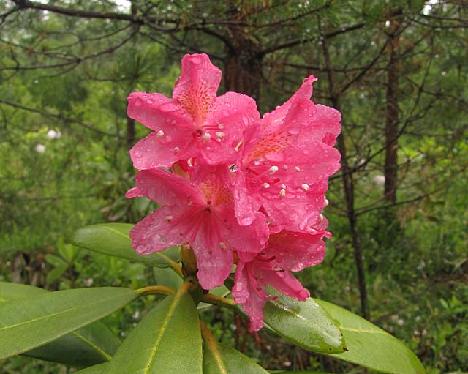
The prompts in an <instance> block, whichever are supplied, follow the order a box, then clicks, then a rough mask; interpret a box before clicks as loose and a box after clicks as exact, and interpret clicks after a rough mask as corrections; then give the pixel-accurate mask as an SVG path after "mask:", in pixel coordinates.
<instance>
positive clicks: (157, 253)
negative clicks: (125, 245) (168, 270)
mask: <svg viewBox="0 0 468 374" xmlns="http://www.w3.org/2000/svg"><path fill="white" fill-rule="evenodd" d="M102 228H104V229H105V230H108V231H110V232H112V233H115V234H117V235H120V236H121V237H123V238H125V239H127V240H129V237H128V235H125V234H123V233H122V232H121V231H119V230H116V229H114V228H112V227H109V226H102ZM152 255H155V256H159V257H161V258H162V259H164V261H166V262H167V263H168V264H171V263H172V262H173V261H172V259H171V258H169V256H166V255H165V254H163V253H159V252H154V253H152ZM142 257H143V258H144V256H142ZM125 258H127V257H125ZM127 259H128V258H127ZM146 261H149V262H151V259H148V258H146Z"/></svg>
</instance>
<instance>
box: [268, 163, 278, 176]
mask: <svg viewBox="0 0 468 374" xmlns="http://www.w3.org/2000/svg"><path fill="white" fill-rule="evenodd" d="M278 170H279V167H278V166H276V165H273V166H272V167H271V168H270V173H271V174H274V173H276V172H277V171H278Z"/></svg>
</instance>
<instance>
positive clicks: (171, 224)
mask: <svg viewBox="0 0 468 374" xmlns="http://www.w3.org/2000/svg"><path fill="white" fill-rule="evenodd" d="M193 222H194V220H193V212H184V211H183V210H181V209H179V210H174V208H173V207H162V208H159V209H157V210H156V211H155V212H153V213H151V214H150V215H148V216H146V217H145V218H144V219H143V220H141V221H140V222H138V223H137V224H136V225H135V226H134V227H133V228H132V230H131V231H130V238H131V240H132V247H133V248H134V249H135V250H136V251H137V252H138V253H139V254H141V255H146V254H150V253H153V252H158V251H162V250H163V249H166V248H168V247H171V246H173V245H177V244H183V243H185V242H186V241H187V240H189V238H190V237H193V230H194V228H193Z"/></svg>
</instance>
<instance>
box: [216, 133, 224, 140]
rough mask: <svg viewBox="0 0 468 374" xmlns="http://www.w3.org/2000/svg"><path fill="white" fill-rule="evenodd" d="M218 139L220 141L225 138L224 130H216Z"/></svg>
mask: <svg viewBox="0 0 468 374" xmlns="http://www.w3.org/2000/svg"><path fill="white" fill-rule="evenodd" d="M215 134H216V139H218V140H219V141H221V140H222V139H223V138H224V132H222V131H216V133H215Z"/></svg>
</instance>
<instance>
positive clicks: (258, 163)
mask: <svg viewBox="0 0 468 374" xmlns="http://www.w3.org/2000/svg"><path fill="white" fill-rule="evenodd" d="M253 164H254V165H255V166H258V165H260V164H261V162H260V160H255V161H254V162H253Z"/></svg>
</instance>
